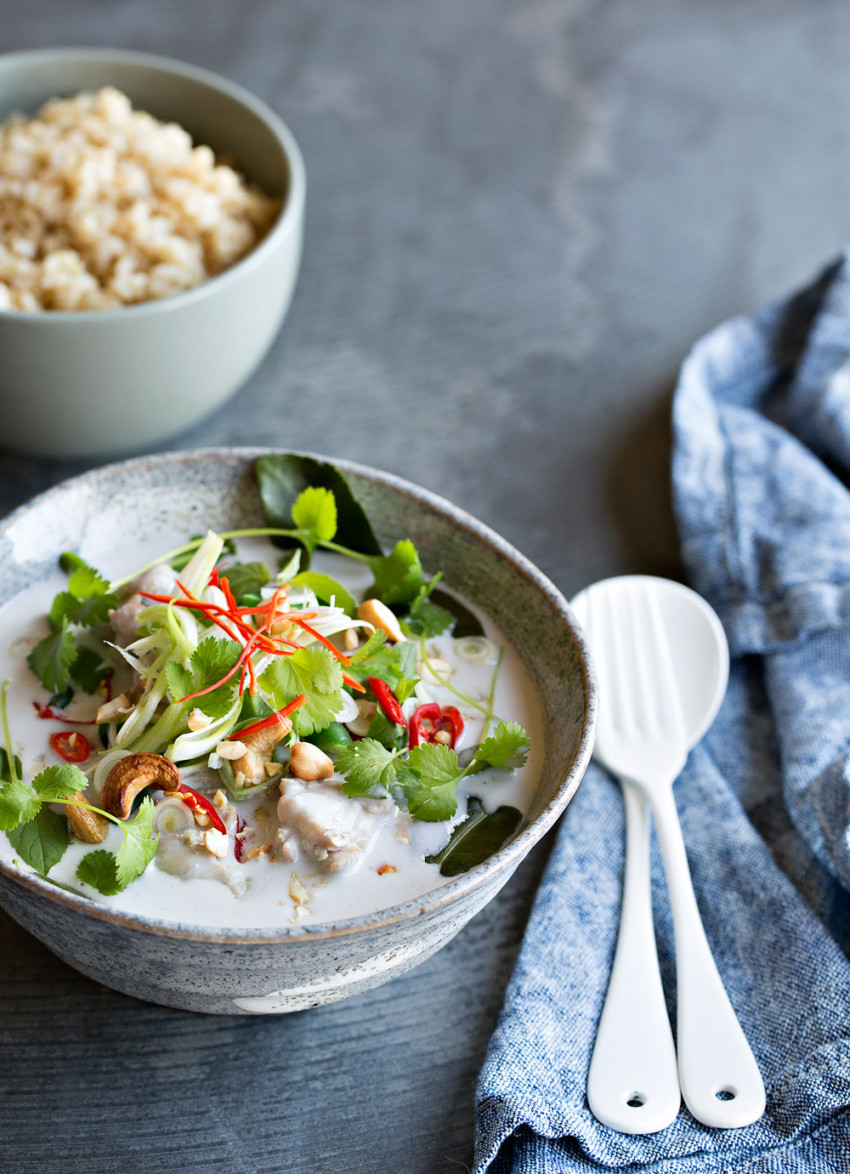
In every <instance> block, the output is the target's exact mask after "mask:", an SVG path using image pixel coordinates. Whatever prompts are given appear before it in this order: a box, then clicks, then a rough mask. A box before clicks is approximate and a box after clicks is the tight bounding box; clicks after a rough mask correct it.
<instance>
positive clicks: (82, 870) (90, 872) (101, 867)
mask: <svg viewBox="0 0 850 1174" xmlns="http://www.w3.org/2000/svg"><path fill="white" fill-rule="evenodd" d="M77 880H79V881H82V882H83V884H84V885H91V887H92V888H93V889H97V891H98V892H99V893H103V895H104V897H114V896H115V894H116V893H120V892H121V890H122V889H123V888H124V885H122V884H121V882H120V881H119V880H118V862H117V861H116V859H115V857H114V856H113V854H112V853H111V852H107V851H106V849H105V848H98V849H96V850H95V851H94V852H87V853H86V855H85V856H84V857H83V858H82V860H81V861H80V863H79V864H78V865H77Z"/></svg>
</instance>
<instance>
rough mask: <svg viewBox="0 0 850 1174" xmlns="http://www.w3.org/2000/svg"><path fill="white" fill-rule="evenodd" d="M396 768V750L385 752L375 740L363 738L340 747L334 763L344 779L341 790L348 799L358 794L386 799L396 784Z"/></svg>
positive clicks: (384, 748) (397, 759)
mask: <svg viewBox="0 0 850 1174" xmlns="http://www.w3.org/2000/svg"><path fill="white" fill-rule="evenodd" d="M398 767H399V758H398V751H397V750H388V749H387V748H386V747H385V746H382V745H381V743H380V742H377V741H376V740H375V739H374V738H363V739H362V741H360V742H352V744H351V745H350V746H345V747H343V749H342V750H341V751H340V753H339V756H338V758H337V760H336V769H337V771H338V772H339V774H341V775H343V776H344V778H345V782H344V783H343V787H342V789H343V791H344V792H345V793H346V795H348V797H349V798H350V799H353V798H354V797H355V796H357V795H369V796H372V797H373V798H377V799H384V798H386V797H387V796H388V795H389V794H390V788H391V787H392V785H393V784H394V783H395V780H396V776H397V774H398Z"/></svg>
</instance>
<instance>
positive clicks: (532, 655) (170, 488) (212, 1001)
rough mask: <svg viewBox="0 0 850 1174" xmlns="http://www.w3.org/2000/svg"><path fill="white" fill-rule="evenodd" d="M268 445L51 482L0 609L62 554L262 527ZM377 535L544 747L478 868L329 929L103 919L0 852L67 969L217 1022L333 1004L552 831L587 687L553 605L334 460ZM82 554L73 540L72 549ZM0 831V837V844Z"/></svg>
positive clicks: (435, 933)
mask: <svg viewBox="0 0 850 1174" xmlns="http://www.w3.org/2000/svg"><path fill="white" fill-rule="evenodd" d="M266 451H268V450H248V449H223V450H218V451H210V452H203V451H200V452H188V453H170V454H165V455H162V456H155V457H147V458H143V459H140V460H135V461H127V462H125V463H122V464H117V465H110V466H107V467H106V468H104V469H99V470H96V471H94V472H91V473H87V474H85V475H84V476H82V477H77V478H75V479H74V480H72V481H68V482H66V483H65V484H64V485H60V486H58V487H57V488H55V489H51V490H50V491H49V492H47V493H44V494H42V495H41V496H40V497H37V498H36V499H35V500H34V501H32V502H30V504H29V505H26V506H23V507H22V508H21V509H19V510H17V511H16V512H15V513H14V514H12V515H11V517H10V518H8V519H7V520H6V521H5V522H4V523H3V525H2V526H0V602H2V601H5V600H7V599H9V598H11V597H12V596H14V595H15V594H17V592H18V591H20V590H21V589H22V588H23V587H25V586H27V585H29V584H31V583H33V582H34V581H37V580H38V579H40V578H42V577H44V576H45V575H47V574H48V573H50V572H51V571H53V570H54V569H55V565H56V558H57V555H58V554H59V552H60V551H62V550H69V549H70V550H74V549H80V547H81V546H84V543H85V542H86V539H87V538H89V539H91V531H92V527H91V526H90V523H91V522H92V521H93V520H94V521H95V522H96V525H95V527H94V530H95V531H96V534H97V535H98V536H99V539H98V540H99V541H101V542H104V541H105V542H109V538H108V537H106V538H105V537H104V536H105V535H106V536H108V535H111V534H121V535H122V538H123V540H124V541H126V542H133V541H134V540H138V541H139V542H143V541H146V540H150V538H151V537H155V536H157V535H161V534H163V533H165V532H168V531H171V530H173V527H174V524H175V519H179V522H180V524H181V525H185V527H186V530H185V532H186V534H190V533H196V532H198V531H203V530H204V529H205V528H206V527H207V526H211V527H213V528H216V529H219V530H227V529H234V528H237V527H243V526H255V525H262V524H263V518H262V510H261V507H260V501H259V495H258V492H257V488H256V484H255V481H254V477H253V471H252V470H253V463H254V460H255V459H256V457H257V456H260V455H262V454H263V453H264V452H266ZM334 464H335V465H336V466H337V468H339V469H341V470H342V472H343V473H344V474H345V475H346V476H347V478H348V480H349V482H350V484H351V486H352V488H353V490H354V492H355V494H356V495H357V497H358V498H359V499H360V500H361V501H362V503H363V505H364V506H365V508H366V510H367V512H368V514H369V517H370V519H371V520H372V522H373V523H374V525H375V528H376V532H377V534H378V537H379V538H380V540H381V542H382V543H383V544H384V545H385V546H387V545H389V544H391V543H394V542H395V541H396V540H397V539H398V538H399V537H402V536H409V537H411V538H412V539H413V540H414V542H415V543H416V545H417V547H418V548H419V550H420V553H421V555H422V560H423V563H424V565H425V566H426V567H429V568H435V567H439V568H440V569H441V570H442V571H443V572H444V573H445V581H446V583H447V584H448V585H449V586H451V587H452V588H454V589H455V590H457V591H459V592H460V593H461V595H463V596H465V597H466V598H468V599H470V600H473V601H475V602H476V603H477V604H478V606H479V607H480V608H481V609H482V610H483V611H484V612H486V613H487V614H489V615H490V616H491V617H492V619H493V621H494V622H495V623H496V625H497V626H498V627H499V628H501V629H502V630H503V631H505V632H510V634H511V638H512V641H513V643H514V645H515V647H516V648H517V651H518V652H519V653H520V656H521V658H522V660H523V661H524V663H525V667H526V669H527V670H528V672H529V674H530V676H531V679H532V681H533V683H534V686H535V688H536V690H537V694H538V697H539V702H540V713H541V719H542V720H541V726H542V729H543V731H544V739H545V753H544V754H543V760H542V766H541V768H540V774H539V777H538V779H537V784H536V792H535V795H534V798H533V800H532V803H531V806H530V809H529V811H528V812H527V818H526V820H525V821H524V823H523V825H522V826H521V828H520V829H519V831H518V832H517V834H516V835H515V836H514V837H513V839H511V840H510V841H509V842H508V843H507V844H506V845H505V846H504V847H503V848H501V849H500V850H499V851H498V852H496V853H495V855H493V856H492V857H490V859H489V860H487V861H486V862H485V863H484V864H481V865H478V866H477V867H476V868H473V869H472V870H470V871H469V872H468V873H465V874H464V875H462V876H458V877H455V878H453V879H452V880H449V881H447V882H446V883H445V884H444V885H443V886H442V887H440V888H438V889H436V890H434V891H433V892H430V893H427V894H425V895H424V896H422V897H421V898H419V899H416V900H412V901H408V902H406V903H405V904H403V905H397V906H395V907H393V908H389V909H385V910H382V911H380V912H378V913H374V914H370V915H368V916H363V917H354V918H349V919H348V920H345V921H340V922H335V923H333V924H330V923H325V924H317V925H312V924H309V923H308V924H299V925H294V926H291V925H285V926H281V927H280V928H273V929H267V928H266V929H256V930H244V929H240V930H232V929H220V930H219V929H209V928H205V927H199V926H193V925H187V924H178V923H175V922H165V921H160V920H157V919H155V918H151V917H142V916H138V915H135V914H132V915H131V914H125V913H120V912H117V911H116V910H115V909H113V908H109V907H107V906H105V905H103V904H101V903H98V902H96V901H89V900H86V899H85V898H83V897H80V896H76V895H75V894H73V893H70V892H66V891H65V890H63V889H61V888H57V887H55V886H54V885H52V884H50V883H49V882H48V881H45V880H42V879H41V878H40V877H38V876H36V875H35V874H34V873H31V872H29V871H28V870H24V869H22V868H20V867H16V866H15V864H14V863H13V853H12V852H11V849H10V848H9V846H8V844H5V849H4V845H3V844H0V906H2V908H4V909H5V910H6V911H7V912H8V913H9V914H11V916H12V917H14V918H15V919H16V920H17V921H18V922H20V924H21V925H23V926H25V927H26V929H28V930H29V931H30V933H32V934H34V935H35V936H36V937H37V938H39V939H40V940H41V941H42V942H44V943H45V945H47V946H48V947H49V948H50V949H51V950H53V951H54V953H56V954H58V955H59V957H60V958H63V959H64V960H65V961H66V962H68V963H69V964H70V965H71V966H75V967H76V968H77V969H78V970H81V971H82V972H83V973H84V974H87V975H89V976H90V977H92V978H94V979H96V980H97V981H98V982H102V983H105V984H106V985H107V986H111V987H114V988H115V989H117V990H121V991H125V992H126V993H127V994H131V995H135V996H136V997H137V998H141V999H147V1000H149V1001H151V1002H155V1003H165V1004H167V1005H170V1006H174V1007H183V1008H186V1009H187V1010H191V1011H207V1012H216V1013H219V1014H234V1013H236V1014H263V1013H275V1012H280V1011H294V1010H300V1009H302V1008H305V1007H310V1006H315V1005H317V1004H319V1003H328V1002H332V1001H334V1000H336V999H342V998H345V997H346V996H348V995H351V994H355V993H357V992H358V991H362V990H366V989H368V988H369V987H374V986H377V985H378V984H379V983H382V982H386V981H387V979H389V978H392V977H393V975H396V974H400V973H402V972H403V971H405V970H409V969H410V968H411V967H412V966H415V965H416V964H417V963H418V962H421V961H423V960H424V959H425V958H427V957H429V956H430V955H431V954H433V953H434V951H435V950H437V949H439V948H440V946H442V945H444V944H445V943H446V942H447V941H448V940H449V939H450V938H451V937H453V935H454V934H456V933H457V932H458V930H460V929H461V928H462V927H463V926H464V925H465V924H466V922H467V921H468V920H469V919H470V918H471V917H472V916H473V915H474V914H475V913H477V912H478V910H479V909H481V908H482V906H483V905H484V904H485V903H486V902H487V901H489V900H490V899H491V898H492V897H493V896H495V894H496V893H497V892H498V891H499V889H500V888H501V887H502V885H504V884H505V882H506V881H507V880H508V879H509V877H510V876H511V874H512V873H513V871H514V869H515V868H516V866H517V865H518V864H519V862H520V860H521V859H522V858H523V856H525V854H526V853H527V852H528V851H529V850H530V849H531V847H532V846H533V845H534V844H535V843H536V842H537V841H538V840H539V839H540V837H541V836H542V835H543V834H544V833H545V832H546V831H547V830H548V829H549V828H550V827H551V826H552V824H553V823H554V822H555V820H556V819H557V818H558V816H559V815H560V814H561V812H562V811H563V810H564V808H565V807H566V805H567V803H568V802H569V800H570V798H571V797H572V795H573V792H574V791H575V789H576V787H577V786H578V783H579V779H580V778H581V776H582V774H583V772H584V769H585V767H586V765H587V762H588V759H589V757H590V751H591V745H592V740H593V731H594V726H595V719H596V688H595V684H594V677H593V670H592V668H591V665H590V660H589V655H588V651H587V647H586V645H585V642H584V638H583V636H582V634H581V631H580V629H579V628H578V626H577V624H576V622H575V619H574V618H573V615H572V613H571V611H570V609H569V607H568V606H567V603H566V601H565V600H564V598H563V597H562V596H561V594H560V593H559V592H558V591H557V589H556V588H555V587H554V586H553V585H552V584H551V583H550V582H549V580H548V579H546V578H545V577H544V576H543V575H542V574H541V573H540V572H539V571H538V570H536V568H535V567H533V566H532V565H531V564H530V563H529V562H528V561H527V560H526V559H524V558H523V556H522V555H521V554H519V553H518V552H517V551H516V550H514V549H513V548H512V547H510V546H509V545H508V544H507V543H506V542H504V541H503V540H502V539H501V538H499V537H498V536H497V535H495V534H494V533H493V532H492V531H491V530H488V529H487V528H486V527H485V526H483V525H482V524H481V523H480V522H477V521H475V519H474V518H471V517H469V515H468V514H464V513H463V512H462V511H460V510H458V509H456V508H455V507H454V506H452V505H450V504H449V503H448V502H446V501H444V500H443V499H442V498H439V497H436V496H435V495H434V494H431V493H428V492H426V491H425V490H423V489H417V488H416V487H415V486H413V485H410V484H409V483H407V482H406V481H402V480H401V479H400V478H397V477H392V476H389V475H388V474H385V473H377V472H375V471H373V470H370V469H365V468H363V467H361V466H358V465H353V464H350V463H349V462H347V461H334ZM84 551H85V547H84ZM0 840H2V841H4V843H5V837H0Z"/></svg>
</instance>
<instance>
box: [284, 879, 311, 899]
mask: <svg viewBox="0 0 850 1174" xmlns="http://www.w3.org/2000/svg"><path fill="white" fill-rule="evenodd" d="M289 895H290V897H291V898H292V900H293V901H294V902H295V904H296V905H306V904H307V902H308V901H309V900H310V892H309V890H308V889H306V888H305V887H304V885H303V884H302V883H301V878H300V877H299V875H298V873H297V872H293V873H290V876H289Z"/></svg>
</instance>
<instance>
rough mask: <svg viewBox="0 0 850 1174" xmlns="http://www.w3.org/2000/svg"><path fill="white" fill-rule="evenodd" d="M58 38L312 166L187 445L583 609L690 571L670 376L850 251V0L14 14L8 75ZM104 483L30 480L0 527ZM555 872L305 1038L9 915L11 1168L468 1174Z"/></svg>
mask: <svg viewBox="0 0 850 1174" xmlns="http://www.w3.org/2000/svg"><path fill="white" fill-rule="evenodd" d="M60 44H92V45H95V44H104V45H120V46H124V47H129V48H138V49H144V50H150V51H155V52H161V53H166V54H169V55H172V56H176V57H180V58H183V59H185V60H188V61H191V62H195V63H197V64H200V65H204V66H207V67H209V68H212V69H214V70H217V71H219V72H221V73H224V74H226V75H227V76H229V77H231V78H233V79H235V80H237V81H239V82H241V83H243V84H244V85H246V86H248V87H249V88H251V89H253V90H254V91H255V92H256V93H258V94H259V95H260V96H261V97H262V98H264V99H265V100H266V101H268V102H269V103H270V104H271V105H272V106H274V107H275V109H277V110H278V111H279V112H280V113H281V114H282V115H283V117H284V118H285V119H286V120H287V121H288V122H289V124H290V125H291V127H292V129H293V130H294V132H295V134H296V136H297V137H298V139H299V141H300V143H301V146H302V149H303V151H304V155H305V159H306V165H307V171H308V204H307V238H306V246H305V255H304V265H303V271H302V276H301V282H300V285H299V288H298V291H297V293H296V297H295V302H294V305H293V308H292V312H291V314H290V317H289V320H288V322H287V323H286V325H285V327H284V330H283V333H282V335H281V337H280V338H279V340H278V342H277V344H276V345H275V347H274V349H273V351H272V352H271V354H270V355H269V357H268V358H267V360H266V361H265V363H264V364H263V366H262V368H261V369H260V370H259V371H258V372H257V373H256V375H255V376H254V377H253V379H252V380H251V382H250V383H249V385H248V386H247V387H246V388H245V389H244V390H243V391H242V392H241V393H240V394H239V396H238V397H237V399H236V400H234V401H233V402H232V403H231V404H230V405H229V406H228V407H226V408H224V409H223V410H221V411H219V412H218V413H217V414H216V415H215V416H214V417H213V418H211V419H209V420H208V421H206V422H205V423H204V424H203V425H201V426H200V427H198V428H196V429H195V430H194V431H193V432H191V433H190V434H188V435H184V436H181V437H178V438H176V439H175V440H174V442H173V447H194V446H200V445H213V444H218V443H226V444H234V443H237V444H238V443H246V444H253V443H258V442H267V443H279V444H281V445H292V446H295V447H301V448H308V449H313V450H317V451H322V452H325V453H328V454H330V455H345V456H349V457H351V458H353V459H356V460H358V461H364V462H367V463H371V464H374V465H377V466H380V467H383V468H386V469H390V470H392V471H394V472H398V473H401V474H403V475H404V476H406V477H409V478H410V479H412V480H414V481H417V482H419V483H421V484H422V485H425V486H428V487H430V488H432V489H435V490H437V491H439V492H441V493H443V494H444V495H446V496H448V497H450V498H452V499H453V500H455V501H456V502H457V503H458V504H459V505H461V506H463V507H464V508H466V509H468V510H470V511H471V512H473V513H474V514H477V515H478V516H479V517H481V518H482V519H483V520H485V521H486V522H488V523H490V524H491V525H493V526H494V527H495V528H496V529H497V530H499V531H501V533H503V534H504V535H505V536H506V537H507V538H508V539H509V540H510V541H512V542H514V543H515V544H516V545H517V546H519V548H520V549H521V550H523V551H524V552H525V553H526V554H527V555H528V556H530V557H531V558H532V559H533V560H534V561H535V562H536V563H538V565H540V566H541V567H542V569H543V570H544V571H546V572H547V573H548V574H550V575H551V576H552V577H553V578H554V579H555V581H556V582H557V583H558V584H559V585H560V586H561V588H562V589H563V590H564V591H565V592H567V593H568V594H569V593H572V592H574V591H576V590H577V589H578V588H580V587H581V586H583V585H584V584H586V583H588V582H591V581H593V580H594V579H596V578H599V577H600V576H602V575H604V574H611V573H617V572H619V571H626V570H644V571H652V572H656V573H672V574H676V573H677V569H678V561H677V553H676V541H675V531H674V527H673V522H672V516H671V512H670V505H669V493H668V489H667V476H668V474H667V464H668V450H669V435H668V427H667V405H668V400H669V392H670V388H671V385H672V381H673V379H674V378H675V372H676V368H677V365H678V363H679V362H680V360H681V358H682V356H683V355H684V354H685V352H686V351H687V349H688V347H689V346H690V344H691V343H692V341H693V340H694V339H695V338H696V337H698V336H699V335H700V334H701V333H702V332H704V331H705V330H707V329H708V328H709V327H711V326H712V325H713V324H714V323H716V322H717V321H719V320H720V319H722V318H724V317H726V316H728V315H730V314H734V313H737V312H741V311H743V310H746V309H749V308H751V307H753V306H754V305H756V304H758V303H760V302H761V301H763V300H765V299H766V298H769V297H772V296H775V295H778V294H779V293H781V292H783V291H784V290H785V289H786V288H788V287H790V286H791V285H793V284H795V283H798V282H800V281H802V280H804V279H806V278H808V276H809V275H810V274H811V273H812V272H813V271H814V270H815V269H816V268H818V267H819V266H820V264H821V263H822V262H824V261H825V260H827V259H828V258H829V257H831V256H832V255H833V254H834V253H835V252H836V251H837V250H838V249H839V248H840V247H841V246H842V244H843V243H844V241H845V240H846V239H847V238H848V236H850V166H848V164H850V75H848V72H847V69H846V61H847V57H848V50H850V8H848V6H847V5H846V4H844V3H842V2H841V0H809V2H808V3H806V4H800V3H796V2H792V0H695V2H693V3H689V4H681V3H677V2H675V0H650V2H649V3H648V4H640V5H638V4H629V3H627V2H626V0H513V2H509V0H464V2H463V3H458V2H457V0H422V2H420V3H416V4H413V3H408V2H405V0H361V2H360V3H341V2H338V3H332V2H331V0H286V2H283V0H242V2H240V3H236V2H235V0H218V2H217V3H215V4H212V3H209V2H208V0H207V2H205V0H179V2H176V0H175V2H173V3H166V2H156V0H148V2H145V0H110V2H101V3H98V2H96V0H29V3H27V4H26V5H23V4H15V3H12V2H11V0H2V3H0V49H2V50H11V49H16V48H22V47H29V46H39V45H60ZM0 388H2V375H1V374H0ZM84 467H85V465H84V464H83V463H80V462H76V463H55V462H43V461H32V460H28V459H25V458H21V457H17V456H15V455H13V454H9V453H6V454H3V456H2V466H0V508H2V510H4V511H5V510H7V509H9V508H11V507H13V506H14V505H16V504H17V503H19V502H21V501H23V500H25V499H26V498H27V497H28V496H30V495H31V494H33V493H35V492H36V491H38V490H40V489H42V488H44V487H46V486H48V485H50V484H52V483H54V482H55V481H57V480H59V479H61V478H63V477H65V476H67V475H69V474H71V473H73V472H75V471H77V470H79V469H82V468H84ZM545 855H546V845H542V846H541V847H540V848H539V849H538V850H537V852H536V853H535V854H534V855H533V856H532V858H530V859H529V860H528V861H527V862H526V864H525V865H524V866H523V868H522V869H521V870H520V872H519V873H518V875H517V876H516V877H515V878H514V880H513V881H512V882H511V884H510V885H509V887H508V888H507V890H506V891H505V892H504V893H503V894H502V895H501V896H500V897H499V898H498V899H497V900H496V901H495V902H494V903H493V904H492V905H491V906H490V907H488V909H487V910H486V911H485V912H484V913H483V914H481V915H480V916H479V917H478V918H476V920H475V921H474V922H473V923H472V924H471V925H470V926H469V928H468V929H467V930H465V931H464V932H463V933H462V934H461V935H460V937H458V938H457V939H456V940H455V941H454V942H453V943H452V944H451V945H450V946H449V947H447V948H446V949H445V950H444V951H442V952H441V953H440V954H439V955H437V956H436V957H435V958H434V959H432V960H431V961H430V962H428V963H426V964H425V965H424V966H422V967H420V968H419V969H418V970H416V971H414V972H412V973H411V974H410V975H408V976H407V977H405V978H403V979H401V980H399V981H397V982H395V983H393V984H391V985H390V986H387V987H384V988H382V989H380V990H378V991H375V992H372V993H371V994H369V995H367V996H364V997H361V998H359V999H356V1000H353V1001H351V1002H350V1003H343V1004H339V1005H336V1006H333V1007H328V1008H324V1009H321V1010H317V1011H312V1012H309V1013H306V1014H302V1015H297V1016H293V1017H290V1018H284V1019H279V1020H232V1021H231V1020H207V1019H204V1018H202V1017H197V1016H192V1015H185V1014H181V1013H178V1012H171V1011H167V1010H163V1009H160V1008H154V1007H150V1006H146V1005H143V1004H141V1003H136V1002H134V1001H133V1000H131V999H127V998H124V997H121V996H118V995H115V994H113V993H111V992H109V991H106V990H102V989H99V988H98V987H96V986H94V985H93V984H91V983H90V982H88V981H87V980H86V979H84V978H82V977H80V976H78V975H76V974H75V973H73V972H72V971H70V970H69V969H67V968H66V967H65V966H63V965H62V964H61V963H59V962H57V961H56V960H55V959H53V958H52V957H51V956H50V955H49V954H48V953H47V952H46V951H45V950H44V949H43V948H42V947H40V946H39V945H38V944H37V943H35V942H34V941H33V940H31V939H30V938H29V937H28V936H27V935H26V934H25V933H24V932H23V931H22V930H20V929H19V928H18V927H16V926H14V925H12V924H11V923H10V922H8V920H6V919H0V943H2V947H0V948H2V955H0V957H2V962H0V988H2V1004H0V1044H2V1053H0V1074H2V1075H0V1084H1V1085H2V1089H3V1098H2V1101H0V1118H2V1134H3V1145H2V1147H0V1170H2V1171H10V1172H11V1171H15V1174H28V1172H30V1171H32V1172H36V1171H37V1172H38V1174H58V1172H59V1171H62V1172H63V1174H75V1172H77V1171H91V1172H95V1171H104V1172H107V1171H109V1172H111V1171H121V1172H135V1171H139V1172H145V1174H147V1172H148V1171H153V1170H156V1171H163V1172H165V1171H176V1170H181V1171H187V1172H189V1171H201V1170H204V1171H206V1170H208V1169H212V1168H215V1169H217V1170H220V1171H222V1174H255V1172H260V1171H262V1172H265V1171H280V1170H286V1171H293V1172H296V1174H330V1172H331V1171H340V1170H343V1171H351V1172H353V1174H437V1172H443V1171H446V1172H448V1171H452V1170H458V1169H463V1167H464V1165H469V1163H470V1162H471V1158H472V1108H473V1092H474V1082H475V1078H476V1074H477V1071H478V1068H479V1066H480V1063H481V1059H482V1057H483V1054H484V1049H485V1047H486V1042H487V1039H488V1036H489V1033H490V1032H491V1030H492V1028H493V1025H494V1023H495V1020H496V1016H497V1014H498V1009H499V1006H500V1002H501V998H502V994H503V990H504V986H505V983H506V981H507V978H508V976H509V974H510V970H511V967H512V964H513V960H514V958H515V956H516V952H517V950H518V948H519V944H520V940H521V935H522V929H523V925H524V923H525V919H526V917H527V913H528V909H529V907H530V903H531V901H532V899H533V893H534V889H535V885H536V883H537V881H538V879H539V875H540V871H541V869H542V866H543V863H544V859H545Z"/></svg>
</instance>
